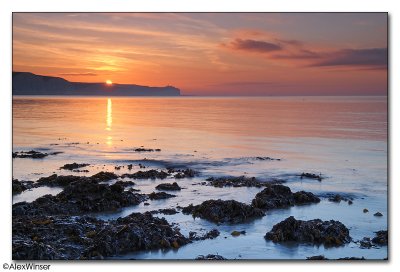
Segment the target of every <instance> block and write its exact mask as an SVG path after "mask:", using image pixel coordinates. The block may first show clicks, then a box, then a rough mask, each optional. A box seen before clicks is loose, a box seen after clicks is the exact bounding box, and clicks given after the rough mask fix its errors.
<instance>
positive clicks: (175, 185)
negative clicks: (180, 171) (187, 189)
mask: <svg viewBox="0 0 400 272" xmlns="http://www.w3.org/2000/svg"><path fill="white" fill-rule="evenodd" d="M156 189H157V190H165V191H180V190H181V189H182V188H181V187H179V185H178V183H176V182H174V183H172V184H171V183H161V184H158V185H157V186H156Z"/></svg>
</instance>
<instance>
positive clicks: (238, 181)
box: [206, 176, 270, 188]
mask: <svg viewBox="0 0 400 272" xmlns="http://www.w3.org/2000/svg"><path fill="white" fill-rule="evenodd" d="M206 181H209V183H208V185H210V186H214V187H217V188H223V187H258V188H260V187H264V186H269V185H270V184H269V183H267V182H260V181H258V180H257V179H256V178H255V177H251V178H248V177H245V176H240V177H219V178H213V177H210V178H208V179H206Z"/></svg>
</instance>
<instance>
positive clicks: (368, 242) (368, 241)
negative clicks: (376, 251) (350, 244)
mask: <svg viewBox="0 0 400 272" xmlns="http://www.w3.org/2000/svg"><path fill="white" fill-rule="evenodd" d="M359 244H360V248H371V247H372V243H371V239H370V238H369V237H364V238H363V239H362V240H361V241H359Z"/></svg>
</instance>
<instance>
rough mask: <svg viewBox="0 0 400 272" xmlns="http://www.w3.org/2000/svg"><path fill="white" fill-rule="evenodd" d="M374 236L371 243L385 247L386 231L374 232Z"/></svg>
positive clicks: (386, 241) (386, 242) (386, 240)
mask: <svg viewBox="0 0 400 272" xmlns="http://www.w3.org/2000/svg"><path fill="white" fill-rule="evenodd" d="M375 234H376V236H375V237H374V238H372V242H373V243H374V244H378V245H387V244H388V231H387V230H380V231H377V232H375Z"/></svg>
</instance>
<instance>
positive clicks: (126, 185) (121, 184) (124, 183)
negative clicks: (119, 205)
mask: <svg viewBox="0 0 400 272" xmlns="http://www.w3.org/2000/svg"><path fill="white" fill-rule="evenodd" d="M114 184H117V185H119V186H122V187H124V188H125V187H129V186H134V185H136V184H135V183H134V182H133V181H130V180H128V181H124V180H118V181H117V182H115V183H114Z"/></svg>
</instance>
